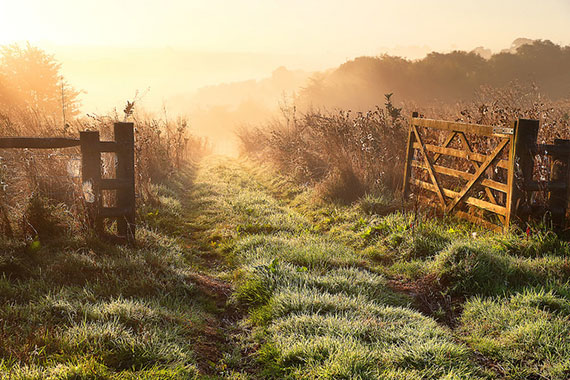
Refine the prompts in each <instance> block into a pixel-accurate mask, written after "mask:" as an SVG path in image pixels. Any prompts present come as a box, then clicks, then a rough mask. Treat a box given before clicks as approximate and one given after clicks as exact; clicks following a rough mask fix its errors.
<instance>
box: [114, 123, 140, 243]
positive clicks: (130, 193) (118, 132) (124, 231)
mask: <svg viewBox="0 0 570 380" xmlns="http://www.w3.org/2000/svg"><path fill="white" fill-rule="evenodd" d="M114 130H115V142H116V143H117V152H116V154H117V161H118V163H117V179H118V180H120V182H122V183H123V185H122V186H120V187H119V188H118V189H117V207H118V208H119V210H121V212H122V213H124V216H122V217H119V218H118V219H117V230H118V234H119V236H120V237H124V238H126V240H127V243H129V244H134V242H135V213H136V205H135V145H134V144H135V138H134V126H133V123H115V125H114Z"/></svg>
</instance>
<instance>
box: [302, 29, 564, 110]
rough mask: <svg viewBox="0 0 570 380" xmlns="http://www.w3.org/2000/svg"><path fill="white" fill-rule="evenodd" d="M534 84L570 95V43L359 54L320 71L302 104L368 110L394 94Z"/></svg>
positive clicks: (464, 95)
mask: <svg viewBox="0 0 570 380" xmlns="http://www.w3.org/2000/svg"><path fill="white" fill-rule="evenodd" d="M515 80H516V81H519V82H522V83H525V82H526V83H534V84H535V85H536V86H538V88H539V90H540V91H541V92H542V93H543V94H545V95H547V96H548V97H551V98H553V99H559V98H570V47H568V46H559V45H556V44H554V43H552V42H550V41H542V40H537V41H532V40H529V39H525V38H519V39H517V40H515V41H514V42H513V44H512V46H511V47H510V48H509V49H505V50H503V51H501V52H500V53H497V54H491V52H490V51H489V50H487V49H485V48H483V47H479V48H477V49H475V50H473V51H471V52H465V51H453V52H451V53H435V52H434V53H430V54H428V55H427V56H426V57H425V58H423V59H420V60H415V61H412V60H407V59H404V58H399V57H393V56H387V55H384V56H380V57H359V58H356V59H354V60H351V61H349V62H346V63H344V64H342V65H341V66H340V67H338V68H337V69H335V70H333V71H330V72H327V73H322V74H318V75H314V76H313V77H311V78H310V80H309V83H308V85H307V86H305V87H304V88H303V90H302V91H300V93H299V97H298V99H297V102H296V103H297V105H298V106H300V107H301V108H302V109H303V108H308V107H310V106H317V107H327V108H337V107H338V108H351V109H365V108H369V107H373V106H374V105H376V104H379V103H382V99H383V94H385V93H388V92H393V93H395V94H396V95H397V98H398V99H400V100H406V101H413V102H419V103H422V104H426V103H427V104H429V103H432V102H436V101H438V102H456V101H458V100H469V99H471V98H472V97H473V96H474V94H475V92H476V91H477V89H478V88H480V86H482V85H489V86H494V87H504V86H506V85H508V84H509V83H511V82H513V81H515Z"/></svg>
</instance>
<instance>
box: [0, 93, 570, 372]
mask: <svg viewBox="0 0 570 380" xmlns="http://www.w3.org/2000/svg"><path fill="white" fill-rule="evenodd" d="M394 96H397V94H396V95H391V94H387V95H386V96H385V104H384V105H383V106H381V107H377V108H376V109H374V110H371V111H370V112H362V113H353V112H349V111H335V112H327V111H311V112H307V113H304V114H300V113H298V112H297V110H296V108H295V107H290V108H287V107H284V109H283V110H284V113H283V115H282V118H281V119H276V120H275V121H274V122H273V123H272V124H268V125H265V126H261V127H258V128H254V129H243V130H241V131H240V132H239V138H240V139H241V142H242V146H241V148H242V156H241V157H240V158H230V157H221V156H215V155H212V154H209V153H211V152H210V150H211V147H210V145H209V143H208V142H207V141H205V140H203V139H200V138H198V137H196V136H194V135H193V134H192V133H191V131H190V128H189V124H188V122H187V121H186V120H184V119H174V120H173V119H168V118H166V115H165V116H164V117H157V116H152V115H145V114H143V113H142V112H140V111H139V110H134V108H133V104H132V103H127V107H126V108H125V110H124V111H123V113H122V114H121V113H119V112H115V113H114V114H110V115H107V116H97V115H91V116H90V117H86V118H80V117H76V118H72V119H69V121H68V122H66V123H63V124H62V123H61V121H58V120H55V119H50V118H48V117H45V115H44V114H42V113H38V112H29V109H28V110H26V109H25V108H18V107H15V108H6V109H4V110H3V111H2V113H1V115H2V117H1V118H0V123H2V127H3V128H2V133H3V135H5V136H7V135H40V136H42V135H53V134H55V133H57V134H60V135H64V136H70V135H74V134H76V133H77V131H78V130H82V129H97V130H101V131H102V132H103V135H105V134H108V133H109V130H110V126H111V125H112V123H113V122H114V121H118V120H132V121H134V122H135V126H136V134H137V139H136V169H137V184H136V185H137V207H138V208H137V224H138V226H137V235H136V240H137V244H136V246H133V247H129V246H122V245H115V244H112V242H109V241H106V240H105V239H101V238H100V237H98V236H96V235H94V234H93V232H92V231H91V230H90V228H89V226H88V223H87V222H86V215H85V211H84V209H83V206H82V201H81V199H80V198H79V197H77V192H78V190H77V188H76V187H77V186H78V183H77V180H76V177H75V176H74V172H73V171H72V170H69V169H70V168H69V166H68V164H67V160H68V158H69V157H70V155H69V154H67V153H65V154H64V153H61V152H56V153H55V154H54V153H52V154H48V153H32V152H30V151H10V152H6V153H4V152H3V153H2V160H3V166H2V171H1V172H0V174H1V175H2V178H1V179H2V187H0V189H1V192H0V194H1V197H0V213H1V214H2V215H0V217H1V218H0V226H1V227H2V234H1V236H2V237H1V239H0V378H1V379H93V378H95V379H140V378H142V379H399V380H403V379H521V380H522V379H556V380H564V379H568V378H569V377H570V319H569V317H570V282H569V280H570V259H569V257H570V245H569V243H568V242H567V236H566V233H565V232H564V231H555V230H553V229H552V228H551V226H550V225H549V223H548V220H547V219H546V218H545V219H542V220H537V221H536V222H533V223H530V224H528V225H521V226H513V227H512V228H511V229H510V230H509V231H508V232H505V233H493V232H490V231H487V230H484V229H482V228H481V227H478V226H475V225H472V224H469V223H467V222H464V221H460V220H457V219H455V218H453V216H446V217H445V218H436V217H434V216H433V215H432V212H431V211H430V210H429V209H427V208H422V207H417V204H414V203H413V202H410V201H409V200H408V199H402V197H401V195H400V194H401V192H400V191H399V187H400V185H401V184H400V182H399V181H400V180H401V178H400V177H401V174H400V173H401V170H402V155H403V148H404V141H405V133H406V131H407V117H406V115H407V114H408V113H409V112H410V111H411V110H412V109H416V108H415V107H416V105H414V104H412V105H409V106H407V105H406V104H404V105H403V106H402V107H401V108H400V107H397V106H396V105H395V101H394ZM478 96H479V99H478V100H477V101H475V102H472V103H465V104H458V105H455V106H449V105H442V106H441V107H439V108H438V107H435V106H433V107H431V108H427V107H426V108H424V109H418V110H419V111H421V112H422V113H425V114H430V115H434V116H435V117H439V118H444V119H452V120H459V121H468V122H476V123H482V124H501V123H505V122H507V121H508V120H512V119H513V118H517V117H530V118H537V119H540V120H541V131H540V139H542V141H551V140H552V139H554V138H559V137H566V138H567V137H568V136H567V134H568V129H567V128H566V127H567V124H568V119H569V118H568V102H567V101H564V100H557V101H550V100H548V99H546V98H545V97H543V96H541V95H540V93H539V92H538V91H537V90H536V89H532V88H531V89H528V88H525V87H521V86H518V85H515V84H513V85H511V86H509V87H508V88H503V89H486V90H483V91H481V92H480V93H479V95H478ZM129 104H131V105H130V106H129ZM411 107H414V108H411ZM64 116H65V114H64ZM71 155H73V153H71ZM105 160H110V159H109V158H105ZM105 162H106V165H107V167H109V170H112V161H105ZM539 169H540V168H539ZM46 172H54V173H57V178H58V180H57V181H56V182H55V183H54V182H49V183H46V182H45V178H46V175H45V174H46ZM106 227H107V228H112V227H113V226H112V225H107V226H106Z"/></svg>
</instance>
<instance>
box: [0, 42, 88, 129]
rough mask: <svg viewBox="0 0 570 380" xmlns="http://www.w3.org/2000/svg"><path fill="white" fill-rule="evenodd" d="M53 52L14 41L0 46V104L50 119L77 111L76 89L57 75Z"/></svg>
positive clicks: (77, 92) (73, 114) (58, 71)
mask: <svg viewBox="0 0 570 380" xmlns="http://www.w3.org/2000/svg"><path fill="white" fill-rule="evenodd" d="M60 70H61V64H60V63H59V62H57V61H56V60H55V58H54V57H53V55H51V54H47V53H46V52H44V51H43V50H41V49H39V48H37V47H34V46H31V45H30V44H29V43H28V44H27V45H26V46H25V47H21V46H20V45H18V44H13V45H7V46H2V47H0V91H1V93H0V103H3V104H4V105H12V106H17V107H22V108H27V109H32V110H34V111H37V112H39V113H41V114H44V115H48V116H51V117H53V118H54V119H56V120H58V119H66V118H71V117H73V116H76V115H77V114H78V113H79V105H80V103H79V99H78V96H79V94H80V92H79V91H77V90H75V89H74V88H73V87H72V86H70V85H69V84H68V83H67V82H66V81H65V79H64V78H63V76H62V75H61V74H60Z"/></svg>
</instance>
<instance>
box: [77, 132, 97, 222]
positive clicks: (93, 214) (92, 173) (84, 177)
mask: <svg viewBox="0 0 570 380" xmlns="http://www.w3.org/2000/svg"><path fill="white" fill-rule="evenodd" d="M79 139H80V141H81V181H82V185H83V191H84V197H85V200H86V205H87V213H88V217H89V222H90V224H91V225H92V226H93V227H94V228H95V231H96V232H99V233H101V232H103V223H102V221H101V219H100V218H99V210H100V208H101V192H100V188H99V185H100V183H101V152H100V151H99V150H98V149H97V148H98V145H99V132H98V131H85V132H80V133H79Z"/></svg>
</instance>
